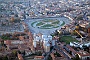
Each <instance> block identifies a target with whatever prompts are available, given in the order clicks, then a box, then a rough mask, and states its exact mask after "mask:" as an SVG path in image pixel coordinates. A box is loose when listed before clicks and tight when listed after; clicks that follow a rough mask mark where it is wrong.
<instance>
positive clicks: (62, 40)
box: [60, 36, 78, 44]
mask: <svg viewBox="0 0 90 60" xmlns="http://www.w3.org/2000/svg"><path fill="white" fill-rule="evenodd" d="M60 41H61V42H65V43H66V44H69V43H70V42H78V40H76V39H75V38H73V37H72V36H62V37H61V39H60Z"/></svg>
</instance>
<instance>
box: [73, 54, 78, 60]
mask: <svg viewBox="0 0 90 60" xmlns="http://www.w3.org/2000/svg"><path fill="white" fill-rule="evenodd" d="M72 60H80V58H79V56H78V55H75V57H74V58H73V59H72Z"/></svg>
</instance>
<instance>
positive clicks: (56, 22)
mask: <svg viewBox="0 0 90 60" xmlns="http://www.w3.org/2000/svg"><path fill="white" fill-rule="evenodd" d="M59 22H60V21H58V20H56V21H54V22H52V24H59Z"/></svg>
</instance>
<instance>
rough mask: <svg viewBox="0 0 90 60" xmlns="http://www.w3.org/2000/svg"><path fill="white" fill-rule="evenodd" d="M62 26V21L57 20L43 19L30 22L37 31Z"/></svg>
mask: <svg viewBox="0 0 90 60" xmlns="http://www.w3.org/2000/svg"><path fill="white" fill-rule="evenodd" d="M64 24H65V22H64V21H62V20H58V19H43V20H38V21H34V22H32V23H31V26H32V27H34V28H39V29H52V28H58V27H60V26H63V25H64Z"/></svg>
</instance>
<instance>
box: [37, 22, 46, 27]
mask: <svg viewBox="0 0 90 60" xmlns="http://www.w3.org/2000/svg"><path fill="white" fill-rule="evenodd" d="M43 24H44V23H42V22H39V23H37V24H36V26H41V25H43Z"/></svg>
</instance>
